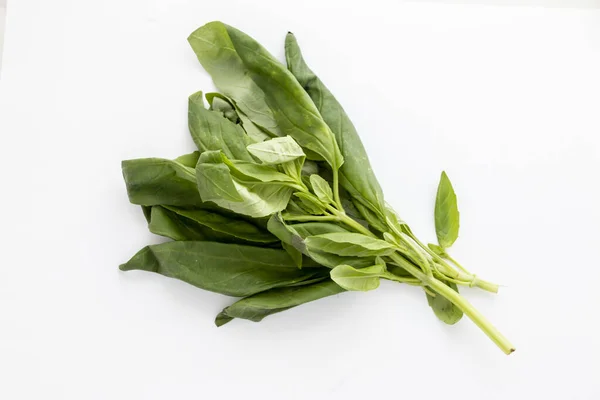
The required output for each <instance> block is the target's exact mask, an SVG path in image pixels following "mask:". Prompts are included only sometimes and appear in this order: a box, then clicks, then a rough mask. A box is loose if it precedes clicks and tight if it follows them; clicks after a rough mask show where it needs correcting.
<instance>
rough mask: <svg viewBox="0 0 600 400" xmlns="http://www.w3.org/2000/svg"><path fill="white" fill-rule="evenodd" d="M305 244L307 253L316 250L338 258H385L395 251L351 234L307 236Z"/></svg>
mask: <svg viewBox="0 0 600 400" xmlns="http://www.w3.org/2000/svg"><path fill="white" fill-rule="evenodd" d="M305 242H306V246H307V247H308V249H309V251H311V250H316V251H321V252H327V253H332V254H337V255H340V256H352V257H369V256H372V257H374V256H387V255H390V254H392V253H393V252H394V251H395V249H394V247H393V246H392V245H391V244H390V243H388V242H385V241H383V240H379V239H375V238H372V237H369V236H365V235H362V234H360V233H351V232H348V233H325V234H322V235H317V236H309V237H308V238H306V240H305Z"/></svg>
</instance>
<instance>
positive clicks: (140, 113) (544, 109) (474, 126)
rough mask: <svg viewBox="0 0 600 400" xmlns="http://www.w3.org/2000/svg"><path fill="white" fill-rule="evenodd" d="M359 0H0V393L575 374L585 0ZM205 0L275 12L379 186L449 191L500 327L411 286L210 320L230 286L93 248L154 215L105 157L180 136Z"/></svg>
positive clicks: (527, 390)
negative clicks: (405, 1)
mask: <svg viewBox="0 0 600 400" xmlns="http://www.w3.org/2000/svg"><path fill="white" fill-rule="evenodd" d="M391 4H392V2H383V1H375V0H371V1H368V2H360V3H356V4H352V5H350V4H349V3H348V2H339V3H338V2H336V3H334V2H329V3H325V2H323V1H321V0H319V1H308V2H305V3H304V4H303V5H302V6H299V3H298V2H290V3H287V5H286V6H284V4H283V2H281V1H268V2H267V1H262V2H245V1H241V0H238V1H228V2H226V3H220V2H215V1H205V2H199V1H197V0H189V1H188V0H178V1H146V0H137V1H134V0H131V1H127V2H123V1H117V0H108V1H104V2H97V1H89V0H88V1H77V2H75V1H67V0H53V1H51V2H49V1H45V0H20V1H15V2H11V4H10V20H9V24H8V26H7V29H8V30H7V32H6V43H5V45H6V46H5V53H4V66H3V71H2V81H0V112H1V114H0V132H1V140H2V143H0V152H1V157H0V163H1V165H0V167H1V168H2V169H1V170H2V176H3V179H2V187H3V190H2V196H0V204H1V206H2V210H3V216H2V226H3V230H2V232H3V236H4V238H3V241H2V256H3V258H2V262H1V264H0V265H1V266H0V321H1V322H0V325H1V328H0V376H1V377H2V378H1V381H2V383H1V384H0V398H2V399H11V400H13V399H128V400H131V399H198V398H202V399H217V398H218V399H239V398H243V399H328V400H330V399H364V398H380V399H388V398H390V399H391V398H406V399H416V398H444V399H463V400H465V399H482V398H485V399H509V398H510V399H534V398H535V399H538V398H540V399H541V398H543V399H561V400H563V399H598V398H600V383H599V381H598V379H597V378H598V376H600V367H599V362H598V360H599V359H600V343H599V338H600V326H599V321H598V311H597V309H596V307H597V306H598V304H599V303H600V291H599V290H598V289H597V285H598V279H599V278H600V272H599V271H600V266H599V265H598V264H599V263H598V256H597V248H598V243H599V241H600V234H599V230H598V227H599V226H600V211H599V207H598V204H600V190H599V187H600V183H599V180H598V171H599V170H600V136H599V134H598V133H599V132H600V118H599V115H598V110H600V74H598V71H600V13H599V12H598V11H592V10H567V9H550V10H544V9H542V8H504V7H499V8H494V7H480V6H477V7H474V6H456V5H436V4H428V5H423V6H419V5H414V4H413V5H397V6H396V7H395V8H394V7H391ZM214 19H221V20H224V21H226V22H228V23H230V24H232V25H235V26H237V27H239V28H240V29H242V30H244V31H247V32H248V33H250V34H251V35H253V36H254V37H255V38H257V39H258V40H260V41H261V42H262V43H263V44H264V45H265V46H266V47H267V48H269V49H270V50H272V51H273V52H274V54H276V55H277V56H282V55H283V39H284V35H285V32H286V31H287V30H291V31H294V32H295V33H296V34H297V37H298V39H299V41H300V44H301V46H302V48H303V49H304V53H305V56H306V58H307V60H308V62H309V63H310V65H311V66H312V67H313V68H314V69H315V70H316V71H317V72H318V73H319V74H320V76H321V77H322V78H323V80H324V81H325V82H326V83H327V84H328V85H329V87H330V88H331V89H332V90H333V91H334V93H335V94H336V95H337V96H338V98H339V99H340V100H341V101H342V103H343V104H344V106H345V107H346V109H347V111H348V112H349V114H350V115H351V116H352V118H353V120H354V122H355V123H356V125H357V127H358V129H359V131H360V132H361V134H362V137H363V138H364V142H365V145H366V147H367V149H368V151H369V154H370V155H371V158H372V162H373V165H374V168H375V170H376V172H377V174H378V176H379V178H380V180H381V183H382V185H383V187H384V190H385V193H386V195H387V199H388V201H389V202H390V203H391V204H393V205H394V206H395V208H396V209H397V210H399V211H400V213H401V214H402V215H403V217H404V218H405V219H407V220H408V221H409V222H410V223H411V225H412V227H413V230H415V231H416V232H417V234H418V236H419V237H422V238H424V239H430V240H433V239H434V237H435V236H434V232H433V218H432V208H433V200H434V195H435V189H436V185H437V180H438V177H439V173H440V171H441V170H442V169H445V170H446V171H448V173H449V175H450V177H451V179H452V181H453V183H454V185H455V188H456V190H457V192H458V196H459V202H460V209H461V216H462V227H461V229H462V230H461V237H460V239H459V241H458V242H457V244H456V246H455V249H454V251H453V253H454V254H455V256H456V257H457V258H459V259H461V260H462V261H464V264H465V265H467V266H469V267H470V268H471V269H473V270H474V271H476V273H478V274H479V275H480V276H482V277H485V278H487V279H490V280H493V281H498V282H501V283H504V284H506V285H508V286H509V287H508V288H505V289H503V290H502V291H501V293H500V294H499V295H498V296H493V295H488V294H486V293H480V292H478V291H475V290H464V291H463V292H464V294H465V296H466V297H467V298H468V299H469V300H471V301H472V302H473V303H474V304H475V305H476V306H477V307H478V308H479V309H480V310H481V311H482V312H483V313H484V314H485V315H487V316H488V317H489V318H490V319H491V320H492V321H493V322H495V323H496V324H497V326H498V327H499V328H500V329H501V330H502V331H503V332H504V333H505V334H506V335H507V336H508V337H509V338H510V339H511V340H512V341H513V342H514V343H515V345H516V346H517V352H516V353H514V354H513V355H511V356H510V357H506V356H504V355H503V354H502V353H501V352H500V351H498V350H497V349H496V348H495V347H494V346H493V345H492V344H491V343H490V342H489V341H488V340H487V338H486V337H485V336H484V335H483V334H482V333H481V332H479V331H478V330H477V329H476V328H475V326H474V325H473V324H472V323H471V322H470V321H468V320H466V319H465V320H463V321H462V322H461V323H460V324H458V325H456V326H453V327H448V326H444V325H442V324H440V323H439V322H438V321H437V320H436V319H435V317H434V316H433V314H432V313H431V312H430V310H429V309H428V306H427V304H426V301H425V297H424V295H423V294H422V292H420V291H419V290H417V289H416V288H411V287H404V286H399V285H394V284H383V285H382V287H381V288H380V290H378V291H377V292H373V293H367V294H364V293H360V294H358V293H351V294H350V293H348V294H344V295H340V296H337V297H334V298H328V299H325V300H320V301H318V302H315V303H311V304H308V305H305V306H302V307H299V308H296V309H294V310H291V311H288V312H285V313H282V314H279V315H276V316H273V317H270V318H267V319H266V320H265V321H263V323H260V324H254V323H250V322H245V321H234V322H232V323H231V324H229V325H227V326H226V327H223V328H220V329H217V328H215V327H214V325H213V318H214V316H215V315H216V314H217V313H218V312H219V311H220V310H221V308H222V307H223V306H226V305H227V304H229V303H231V302H232V300H231V299H229V298H226V297H224V296H220V295H217V294H212V293H208V292H204V291H201V290H197V289H195V288H192V287H191V286H188V285H186V284H183V283H180V282H176V281H174V280H169V279H167V278H164V277H161V276H158V275H151V274H147V273H146V274H144V273H135V272H133V273H121V272H119V271H118V270H117V265H118V264H119V263H121V262H123V261H125V260H127V259H128V258H129V257H130V256H131V255H132V254H133V253H134V252H136V251H137V250H138V249H139V248H140V247H142V246H143V245H145V244H147V243H149V242H153V241H156V240H157V239H156V238H155V237H153V236H152V235H151V234H150V233H148V232H147V230H146V227H145V223H144V220H143V217H142V214H141V212H140V211H139V209H138V208H137V207H135V206H132V205H130V204H128V202H127V197H126V193H125V189H124V185H123V183H122V178H121V172H120V161H121V160H122V159H124V158H134V157H144V156H163V157H174V156H177V155H179V154H181V153H184V152H186V151H189V150H190V149H192V143H191V141H190V140H189V139H188V137H187V132H186V98H187V95H189V94H191V93H193V92H194V91H196V90H199V89H210V88H211V83H210V80H209V78H208V76H207V75H206V74H205V73H204V72H203V71H202V69H201V67H200V65H199V64H198V62H197V61H196V59H195V57H194V54H193V53H192V51H191V50H190V49H189V48H188V45H187V43H186V37H187V35H188V34H189V33H190V32H191V31H192V30H194V29H195V28H196V27H198V26H199V25H201V24H203V23H205V22H208V21H211V20H214Z"/></svg>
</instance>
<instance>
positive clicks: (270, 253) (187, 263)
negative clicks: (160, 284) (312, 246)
mask: <svg viewBox="0 0 600 400" xmlns="http://www.w3.org/2000/svg"><path fill="white" fill-rule="evenodd" d="M119 268H120V269H121V270H123V271H130V270H143V271H150V272H156V273H158V274H161V275H164V276H167V277H170V278H175V279H179V280H182V281H184V282H187V283H189V284H191V285H194V286H197V287H199V288H201V289H205V290H210V291H213V292H217V293H222V294H226V295H229V296H238V297H244V296H249V295H252V294H255V293H259V292H263V291H265V290H268V289H272V288H275V287H281V286H287V285H291V284H296V283H299V282H302V281H305V280H310V279H314V278H316V277H318V276H324V275H325V274H326V273H327V272H328V271H329V270H327V269H324V268H309V269H299V268H298V267H297V266H296V265H295V264H294V262H293V261H292V259H291V258H290V257H289V255H288V254H287V253H286V252H285V251H284V250H275V249H265V248H260V247H254V246H243V245H237V244H224V243H215V242H187V241H186V242H167V243H162V244H158V245H152V246H146V247H144V248H143V249H142V250H140V251H139V252H138V253H137V254H136V255H134V256H133V257H132V258H131V260H129V261H128V262H127V263H125V264H123V265H121V266H120V267H119Z"/></svg>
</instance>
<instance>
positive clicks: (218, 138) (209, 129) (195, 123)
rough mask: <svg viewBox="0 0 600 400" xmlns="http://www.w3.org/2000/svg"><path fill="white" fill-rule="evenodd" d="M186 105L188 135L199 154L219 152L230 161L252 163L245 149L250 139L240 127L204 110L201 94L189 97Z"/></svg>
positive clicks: (217, 113)
mask: <svg viewBox="0 0 600 400" xmlns="http://www.w3.org/2000/svg"><path fill="white" fill-rule="evenodd" d="M188 104H189V106H188V125H189V129H190V134H191V135H192V139H193V140H194V143H196V146H198V149H199V150H200V151H201V152H205V151H211V150H220V151H222V152H223V153H224V154H225V155H226V156H227V157H229V158H231V159H232V160H243V161H254V159H253V158H252V156H251V155H250V153H249V152H248V150H247V149H246V147H247V146H248V145H249V144H251V143H253V141H252V139H250V137H248V135H246V133H245V132H244V130H243V129H242V127H241V126H240V125H237V124H235V123H233V122H231V121H230V120H228V119H227V118H225V117H223V115H222V114H221V113H219V112H216V111H210V110H207V109H206V108H204V100H203V98H202V92H197V93H194V94H193V95H191V96H190V97H189V102H188Z"/></svg>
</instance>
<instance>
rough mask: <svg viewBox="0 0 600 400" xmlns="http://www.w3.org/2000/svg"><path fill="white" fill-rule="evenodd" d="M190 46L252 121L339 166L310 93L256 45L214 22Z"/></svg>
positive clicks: (335, 149) (196, 33)
mask: <svg viewBox="0 0 600 400" xmlns="http://www.w3.org/2000/svg"><path fill="white" fill-rule="evenodd" d="M188 41H189V43H190V45H191V46H192V48H193V49H194V52H195V53H196V56H197V57H198V60H199V61H200V63H201V64H202V66H203V67H204V69H206V71H208V73H209V74H210V75H211V76H212V78H213V81H214V82H215V85H216V86H217V87H218V88H219V89H220V90H221V91H222V92H223V93H224V94H225V95H226V96H228V97H230V98H231V99H233V100H234V102H235V103H236V105H237V107H239V108H240V109H241V110H242V112H243V113H244V114H246V116H248V118H249V119H250V120H251V121H252V122H254V123H255V124H257V125H259V126H260V127H262V128H264V129H266V130H268V131H270V132H272V133H273V134H275V135H276V136H286V135H289V136H291V137H293V138H294V139H295V140H296V141H297V142H298V143H299V144H300V145H301V146H302V147H303V148H306V149H308V150H310V151H313V152H314V153H316V154H318V155H319V156H321V157H322V158H323V159H325V160H326V161H327V162H328V163H329V165H330V166H331V167H332V168H333V169H334V170H337V169H338V168H339V167H340V166H341V165H342V163H343V157H342V155H341V153H340V150H339V148H338V146H337V144H336V141H335V138H334V136H333V134H332V132H331V130H330V129H329V127H328V126H327V124H326V123H325V122H324V121H323V119H322V118H321V115H320V114H319V111H318V110H317V108H316V107H315V105H314V103H313V102H312V100H311V99H310V97H309V96H308V94H307V93H306V92H305V91H304V89H303V88H302V86H300V84H299V83H298V81H297V80H296V79H295V78H294V76H293V75H292V74H291V73H290V72H289V71H288V70H287V69H286V68H285V67H284V66H283V65H282V64H281V63H280V62H279V61H278V60H277V59H275V58H274V57H273V56H272V55H271V54H270V53H269V52H267V51H266V50H265V49H264V48H263V47H262V46H261V45H260V44H259V43H258V42H256V41H255V40H254V39H252V38H251V37H249V36H248V35H246V34H244V33H242V32H240V31H239V30H237V29H235V28H233V27H231V26H228V25H225V24H223V23H221V22H218V21H215V22H210V23H208V24H206V25H204V26H202V27H200V28H199V29H197V30H196V31H194V32H193V33H192V34H191V35H190V37H189V38H188ZM307 156H309V158H310V154H307Z"/></svg>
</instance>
